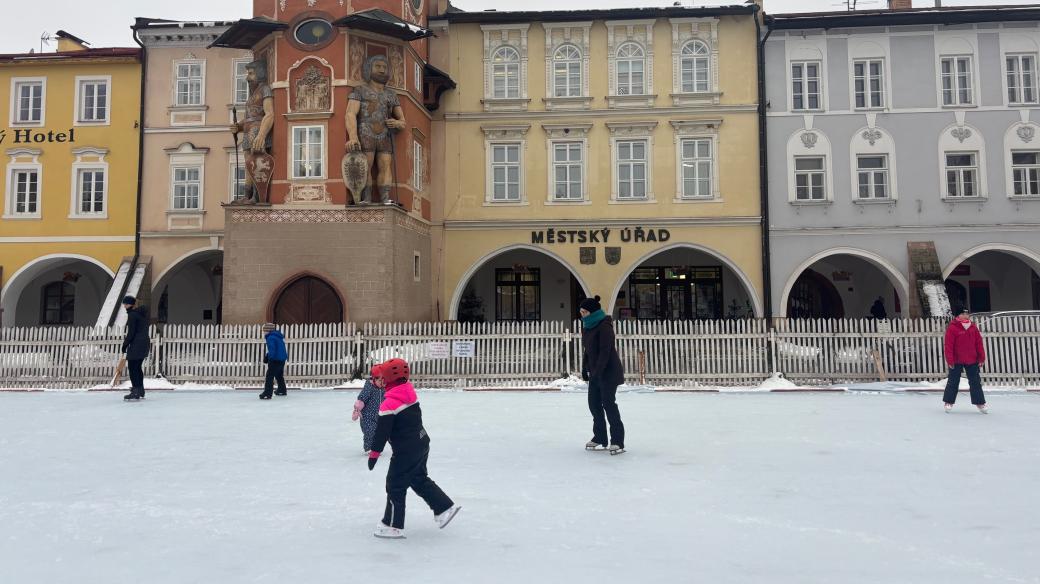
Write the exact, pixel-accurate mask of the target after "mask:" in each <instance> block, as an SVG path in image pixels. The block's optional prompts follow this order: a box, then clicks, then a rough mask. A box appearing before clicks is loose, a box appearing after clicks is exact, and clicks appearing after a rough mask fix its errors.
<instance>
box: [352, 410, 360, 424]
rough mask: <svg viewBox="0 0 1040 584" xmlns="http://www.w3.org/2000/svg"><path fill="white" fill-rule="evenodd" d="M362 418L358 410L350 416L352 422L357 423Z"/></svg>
mask: <svg viewBox="0 0 1040 584" xmlns="http://www.w3.org/2000/svg"><path fill="white" fill-rule="evenodd" d="M360 417H361V412H359V411H358V410H354V413H353V414H350V421H351V422H356V421H357V420H358V418H360Z"/></svg>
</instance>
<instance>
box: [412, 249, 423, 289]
mask: <svg viewBox="0 0 1040 584" xmlns="http://www.w3.org/2000/svg"><path fill="white" fill-rule="evenodd" d="M412 280H414V281H416V282H421V281H422V256H421V255H419V252H417V251H413V252H412Z"/></svg>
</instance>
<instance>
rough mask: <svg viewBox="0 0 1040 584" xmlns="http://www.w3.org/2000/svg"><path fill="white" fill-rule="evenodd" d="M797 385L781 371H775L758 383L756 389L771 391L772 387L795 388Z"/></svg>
mask: <svg viewBox="0 0 1040 584" xmlns="http://www.w3.org/2000/svg"><path fill="white" fill-rule="evenodd" d="M797 387H798V386H797V385H796V384H795V383H793V382H792V381H791V380H790V379H787V378H785V377H784V374H783V373H780V372H776V373H773V374H772V375H770V376H769V379H766V380H765V381H763V382H762V383H759V384H758V388H757V389H759V390H763V391H772V390H774V389H795V388H797Z"/></svg>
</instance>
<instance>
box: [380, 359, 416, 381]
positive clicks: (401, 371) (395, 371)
mask: <svg viewBox="0 0 1040 584" xmlns="http://www.w3.org/2000/svg"><path fill="white" fill-rule="evenodd" d="M379 372H380V373H381V374H382V375H383V379H385V380H386V382H387V383H394V382H395V381H400V380H404V381H408V377H409V376H410V375H411V370H410V369H409V368H408V362H407V361H405V360H404V359H390V360H389V361H387V362H386V363H383V364H382V365H379Z"/></svg>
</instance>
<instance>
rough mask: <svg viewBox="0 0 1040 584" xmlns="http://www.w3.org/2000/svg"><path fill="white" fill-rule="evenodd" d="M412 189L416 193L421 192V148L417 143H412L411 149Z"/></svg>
mask: <svg viewBox="0 0 1040 584" xmlns="http://www.w3.org/2000/svg"><path fill="white" fill-rule="evenodd" d="M412 187H413V188H414V189H415V190H417V191H421V190H423V147H422V144H420V143H418V142H414V143H413V147H412Z"/></svg>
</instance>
